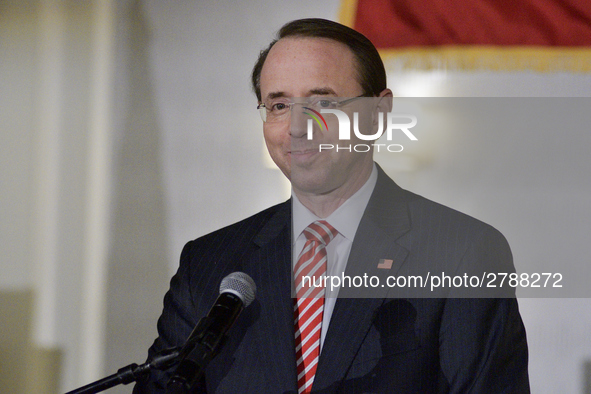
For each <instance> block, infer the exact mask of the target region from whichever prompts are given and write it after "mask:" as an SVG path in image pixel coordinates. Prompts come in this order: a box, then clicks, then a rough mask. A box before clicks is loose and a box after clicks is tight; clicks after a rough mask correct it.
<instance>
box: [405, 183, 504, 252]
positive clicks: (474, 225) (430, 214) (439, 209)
mask: <svg viewBox="0 0 591 394" xmlns="http://www.w3.org/2000/svg"><path fill="white" fill-rule="evenodd" d="M405 193H407V195H408V201H409V209H410V215H411V221H412V222H413V227H415V228H416V227H424V226H427V225H428V223H431V225H437V226H440V227H442V228H444V229H446V230H447V231H451V232H454V233H460V234H463V235H464V236H466V237H469V238H473V237H474V238H477V237H481V236H486V237H494V238H498V239H499V240H500V241H503V242H505V243H506V239H505V237H504V236H503V234H502V233H501V232H500V231H499V230H497V229H496V228H495V227H493V226H492V225H490V224H488V223H485V222H483V221H482V220H480V219H477V218H475V217H473V216H470V215H468V214H466V213H463V212H460V211H458V210H456V209H454V208H450V207H448V206H446V205H443V204H441V203H438V202H435V201H433V200H430V199H428V198H425V197H423V196H420V195H418V194H415V193H412V192H409V191H406V190H405Z"/></svg>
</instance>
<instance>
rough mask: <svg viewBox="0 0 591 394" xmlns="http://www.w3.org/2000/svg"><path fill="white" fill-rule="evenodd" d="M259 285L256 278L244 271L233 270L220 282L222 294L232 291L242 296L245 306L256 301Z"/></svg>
mask: <svg viewBox="0 0 591 394" xmlns="http://www.w3.org/2000/svg"><path fill="white" fill-rule="evenodd" d="M256 291H257V287H256V285H255V284H254V280H252V278H251V277H250V276H248V275H247V274H245V273H244V272H232V273H231V274H230V275H228V276H226V277H225V278H224V279H222V283H221V284H220V294H222V293H232V294H235V295H237V296H238V297H240V299H241V300H242V303H243V304H244V307H245V308H246V307H247V306H249V305H250V303H251V302H253V301H254V298H255V295H256Z"/></svg>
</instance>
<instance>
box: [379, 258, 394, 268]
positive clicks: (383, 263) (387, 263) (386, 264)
mask: <svg viewBox="0 0 591 394" xmlns="http://www.w3.org/2000/svg"><path fill="white" fill-rule="evenodd" d="M393 262H394V261H393V260H390V259H380V261H379V262H378V268H379V269H383V270H389V269H390V268H392V263H393Z"/></svg>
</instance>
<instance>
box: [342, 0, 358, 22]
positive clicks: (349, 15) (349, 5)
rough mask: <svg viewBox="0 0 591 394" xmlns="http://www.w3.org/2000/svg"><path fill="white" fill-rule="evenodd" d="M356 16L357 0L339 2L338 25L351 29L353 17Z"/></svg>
mask: <svg viewBox="0 0 591 394" xmlns="http://www.w3.org/2000/svg"><path fill="white" fill-rule="evenodd" d="M356 15H357V0H341V7H340V8H339V18H338V21H339V23H342V24H343V25H345V26H349V27H350V28H353V25H354V24H355V16H356Z"/></svg>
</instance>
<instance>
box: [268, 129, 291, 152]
mask: <svg viewBox="0 0 591 394" xmlns="http://www.w3.org/2000/svg"><path fill="white" fill-rule="evenodd" d="M277 126H279V125H273V126H268V125H267V124H265V126H263V136H264V138H265V143H266V144H267V146H268V147H269V148H275V149H277V148H281V147H283V146H284V145H285V144H286V143H288V142H286V141H287V138H288V134H287V133H286V132H285V130H283V128H282V127H277Z"/></svg>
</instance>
